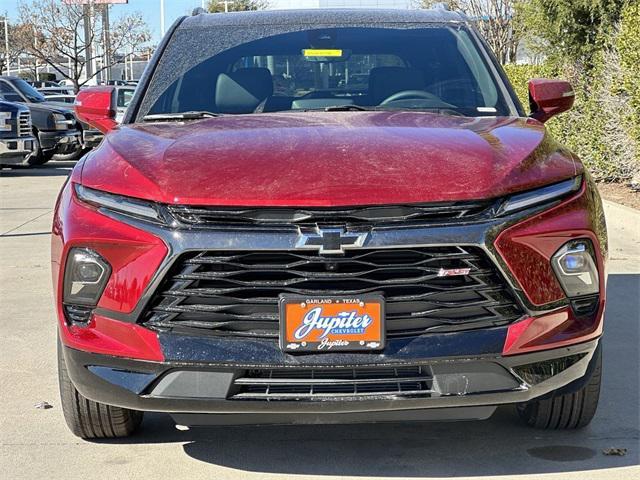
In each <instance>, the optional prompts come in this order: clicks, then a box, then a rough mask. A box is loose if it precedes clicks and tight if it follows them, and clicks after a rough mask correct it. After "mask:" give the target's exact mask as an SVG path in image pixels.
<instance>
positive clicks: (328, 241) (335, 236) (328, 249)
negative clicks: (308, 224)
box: [296, 228, 369, 255]
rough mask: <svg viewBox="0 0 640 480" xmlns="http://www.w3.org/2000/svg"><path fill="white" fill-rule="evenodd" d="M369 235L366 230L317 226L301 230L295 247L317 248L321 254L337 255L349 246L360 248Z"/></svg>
mask: <svg viewBox="0 0 640 480" xmlns="http://www.w3.org/2000/svg"><path fill="white" fill-rule="evenodd" d="M368 236H369V233H368V232H359V233H358V232H345V231H344V230H343V229H342V228H318V229H317V230H314V231H312V232H302V233H300V236H299V237H298V243H297V244H296V248H300V249H305V250H318V251H319V252H320V254H323V255H337V254H342V253H344V251H345V250H347V249H350V248H360V247H362V246H363V245H364V242H365V240H366V239H367V237H368Z"/></svg>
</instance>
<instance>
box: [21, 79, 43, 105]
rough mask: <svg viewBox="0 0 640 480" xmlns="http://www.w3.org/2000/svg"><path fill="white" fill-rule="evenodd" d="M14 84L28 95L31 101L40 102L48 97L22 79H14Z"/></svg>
mask: <svg viewBox="0 0 640 480" xmlns="http://www.w3.org/2000/svg"><path fill="white" fill-rule="evenodd" d="M13 85H14V86H15V87H16V89H18V90H19V91H20V93H22V95H24V96H25V97H26V99H27V100H28V101H29V102H35V103H40V102H44V101H45V100H46V99H45V98H44V95H42V94H41V93H40V92H38V91H37V90H36V89H35V88H33V87H32V86H31V85H29V84H28V83H27V82H25V81H24V80H22V79H17V80H14V81H13Z"/></svg>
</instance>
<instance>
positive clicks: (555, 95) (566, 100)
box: [529, 78, 575, 123]
mask: <svg viewBox="0 0 640 480" xmlns="http://www.w3.org/2000/svg"><path fill="white" fill-rule="evenodd" d="M574 100H575V92H574V91H573V87H572V86H571V84H570V83H569V82H565V81H564V80H547V79H545V78H534V79H532V80H529V106H530V107H531V115H530V116H531V117H532V118H535V119H536V120H539V121H541V122H543V123H544V122H546V121H547V120H549V119H550V118H551V117H553V116H555V115H558V114H560V113H562V112H566V111H567V110H569V109H570V108H571V107H573V101H574Z"/></svg>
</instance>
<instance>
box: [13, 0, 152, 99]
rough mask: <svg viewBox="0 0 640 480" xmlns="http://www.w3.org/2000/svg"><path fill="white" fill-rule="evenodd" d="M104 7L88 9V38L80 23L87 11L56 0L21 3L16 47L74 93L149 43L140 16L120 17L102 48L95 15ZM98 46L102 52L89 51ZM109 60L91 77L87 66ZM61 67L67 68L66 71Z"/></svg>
mask: <svg viewBox="0 0 640 480" xmlns="http://www.w3.org/2000/svg"><path fill="white" fill-rule="evenodd" d="M102 8H107V7H106V6H104V5H94V4H91V5H90V6H89V11H92V12H93V14H92V15H89V16H88V18H89V25H88V26H89V29H88V35H85V29H84V22H85V13H86V12H87V9H85V8H83V6H82V5H78V4H67V3H62V2H60V1H59V0H33V1H32V2H31V3H28V4H27V3H21V4H20V8H19V12H20V23H21V25H20V29H21V35H19V37H18V38H17V41H18V44H19V47H20V48H22V49H23V50H24V52H25V53H27V54H29V55H31V56H33V57H35V58H36V59H37V60H38V61H40V62H43V63H46V64H47V65H49V66H51V68H53V69H54V70H55V71H56V72H57V73H58V74H59V75H60V76H61V77H63V78H67V79H69V80H71V81H72V82H73V86H74V89H75V90H76V92H77V91H78V90H79V89H80V87H81V86H83V85H85V84H86V83H87V82H89V81H90V80H92V79H93V78H94V77H96V76H97V75H99V74H100V73H101V72H103V71H104V70H106V69H108V68H110V67H112V66H113V65H116V64H118V63H122V62H123V61H124V60H123V59H124V56H125V55H127V54H130V53H135V52H136V51H139V50H140V49H141V48H142V47H143V46H144V44H145V43H146V42H147V41H148V40H149V38H150V35H149V31H148V28H147V26H146V24H145V22H144V20H143V19H142V15H141V14H138V13H136V14H133V15H128V16H124V17H121V18H120V19H118V20H117V21H116V22H112V23H111V28H110V30H111V34H110V41H109V44H108V45H105V44H104V28H103V27H104V26H103V25H102V20H101V18H102V16H101V15H100V14H99V13H100V12H101V9H102ZM95 45H98V46H100V47H101V49H102V52H103V53H104V51H105V50H107V51H108V55H103V53H98V51H97V50H98V49H96V48H92V47H93V46H95ZM103 58H109V59H111V61H110V62H108V63H107V62H103V64H102V65H101V66H100V67H99V68H97V69H96V70H95V71H94V72H92V74H91V75H87V71H88V68H87V67H88V66H89V65H90V64H91V63H92V62H96V61H97V60H98V59H103ZM62 65H68V66H70V69H69V71H67V69H66V68H62Z"/></svg>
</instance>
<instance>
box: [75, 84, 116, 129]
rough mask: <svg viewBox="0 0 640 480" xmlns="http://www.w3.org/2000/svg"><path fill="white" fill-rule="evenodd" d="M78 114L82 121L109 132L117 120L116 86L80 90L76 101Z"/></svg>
mask: <svg viewBox="0 0 640 480" xmlns="http://www.w3.org/2000/svg"><path fill="white" fill-rule="evenodd" d="M75 110H76V116H77V117H78V119H79V120H80V121H81V122H84V123H88V124H89V125H91V126H92V127H94V128H96V129H98V130H100V131H101V132H102V133H107V132H109V131H110V130H113V129H114V128H115V127H116V126H117V125H118V122H116V102H115V87H112V86H108V87H89V88H84V89H82V90H80V92H78V95H77V96H76V102H75Z"/></svg>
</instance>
